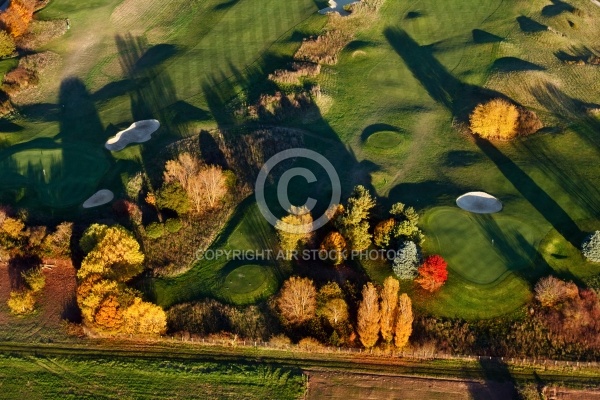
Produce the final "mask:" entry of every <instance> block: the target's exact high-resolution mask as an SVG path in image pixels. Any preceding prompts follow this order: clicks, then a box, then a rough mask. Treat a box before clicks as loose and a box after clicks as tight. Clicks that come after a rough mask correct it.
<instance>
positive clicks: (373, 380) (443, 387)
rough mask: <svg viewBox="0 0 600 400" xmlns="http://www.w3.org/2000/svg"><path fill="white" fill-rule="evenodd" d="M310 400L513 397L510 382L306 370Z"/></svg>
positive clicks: (490, 399) (446, 399) (454, 399)
mask: <svg viewBox="0 0 600 400" xmlns="http://www.w3.org/2000/svg"><path fill="white" fill-rule="evenodd" d="M306 373H307V375H308V377H309V378H308V396H307V398H308V399H345V400H346V399H361V400H378V399H403V400H413V399H414V400H425V399H427V400H430V399H431V400H435V399H444V400H459V399H461V400H462V399H488V400H494V399H498V400H500V399H511V398H513V397H514V395H515V391H514V388H513V386H512V385H511V384H510V383H508V382H507V383H497V382H483V381H476V380H458V379H457V380H453V379H435V378H418V377H408V376H392V375H374V374H355V373H335V372H323V371H306Z"/></svg>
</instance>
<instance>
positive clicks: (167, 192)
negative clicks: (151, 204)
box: [156, 182, 191, 215]
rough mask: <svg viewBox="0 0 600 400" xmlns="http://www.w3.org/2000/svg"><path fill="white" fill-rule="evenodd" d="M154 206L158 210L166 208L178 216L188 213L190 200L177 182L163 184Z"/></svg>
mask: <svg viewBox="0 0 600 400" xmlns="http://www.w3.org/2000/svg"><path fill="white" fill-rule="evenodd" d="M156 206H157V207H158V208H160V209H165V208H168V209H169V210H173V211H175V212H176V213H177V214H178V215H183V214H187V213H188V212H189V211H190V208H191V204H190V200H189V198H188V196H187V194H186V193H185V190H184V189H183V187H182V186H181V184H180V183H179V182H171V183H165V184H164V185H163V186H162V188H161V189H160V190H159V191H158V195H157V196H156Z"/></svg>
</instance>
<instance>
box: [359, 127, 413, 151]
mask: <svg viewBox="0 0 600 400" xmlns="http://www.w3.org/2000/svg"><path fill="white" fill-rule="evenodd" d="M405 141H406V140H405V138H404V136H403V135H402V133H399V132H392V131H380V132H375V133H374V134H372V135H371V136H369V137H368V138H367V142H366V148H367V149H371V150H376V151H381V150H393V149H396V148H397V147H399V146H401V145H402V144H403V143H404V142H405Z"/></svg>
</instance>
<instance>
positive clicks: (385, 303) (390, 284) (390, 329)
mask: <svg viewBox="0 0 600 400" xmlns="http://www.w3.org/2000/svg"><path fill="white" fill-rule="evenodd" d="M399 290H400V282H398V280H397V279H395V278H393V277H391V276H388V277H387V278H386V279H385V281H383V290H382V291H381V321H380V322H379V325H380V326H381V337H382V338H383V340H385V342H386V343H391V342H392V339H393V338H394V324H395V322H396V313H397V311H398V291H399Z"/></svg>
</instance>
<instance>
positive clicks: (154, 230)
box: [146, 222, 165, 239]
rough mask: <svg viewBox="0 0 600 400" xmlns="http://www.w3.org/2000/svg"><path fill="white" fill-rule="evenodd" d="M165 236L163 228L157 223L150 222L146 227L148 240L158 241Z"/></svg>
mask: <svg viewBox="0 0 600 400" xmlns="http://www.w3.org/2000/svg"><path fill="white" fill-rule="evenodd" d="M164 234H165V226H164V225H163V224H161V223H158V222H152V223H151V224H150V225H148V226H147V227H146V236H148V237H149V238H150V239H159V238H161V237H163V235H164Z"/></svg>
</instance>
